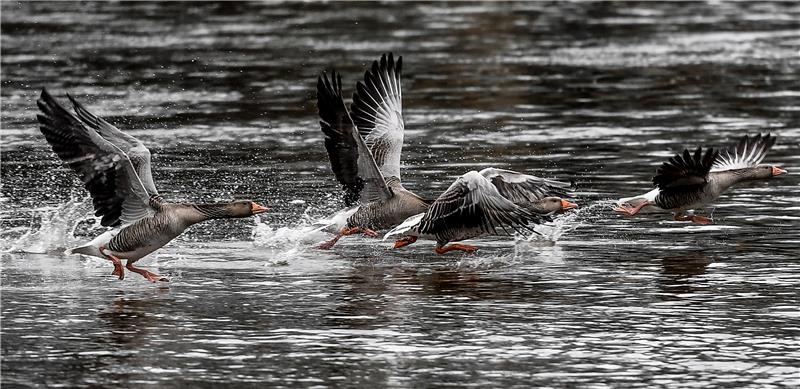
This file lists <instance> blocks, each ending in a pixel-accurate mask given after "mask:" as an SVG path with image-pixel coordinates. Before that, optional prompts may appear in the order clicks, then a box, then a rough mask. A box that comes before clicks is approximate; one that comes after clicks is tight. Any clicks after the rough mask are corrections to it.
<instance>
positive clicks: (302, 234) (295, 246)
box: [252, 207, 357, 251]
mask: <svg viewBox="0 0 800 389" xmlns="http://www.w3.org/2000/svg"><path fill="white" fill-rule="evenodd" d="M356 209H357V208H356V207H353V208H348V209H345V210H342V211H339V212H337V213H335V214H333V215H331V216H329V217H326V218H318V217H315V216H313V213H314V210H313V209H312V208H310V207H309V208H307V209H306V210H305V211H304V212H303V215H302V216H301V217H300V219H299V220H298V222H297V223H296V224H295V225H293V226H285V227H277V228H276V227H273V226H272V225H271V224H270V223H269V222H268V221H263V222H262V221H257V222H256V224H255V226H254V227H253V233H252V236H253V245H255V246H256V247H265V248H270V249H280V250H289V251H302V250H304V249H306V248H308V247H311V246H313V245H314V244H315V243H319V242H322V241H324V240H326V239H328V238H330V236H329V234H328V233H329V232H333V231H336V230H338V229H340V228H341V227H343V226H344V225H345V224H346V222H347V218H348V217H350V215H352V214H353V213H354V212H355V211H356Z"/></svg>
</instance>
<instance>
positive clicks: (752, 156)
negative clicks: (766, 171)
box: [711, 134, 777, 172]
mask: <svg viewBox="0 0 800 389" xmlns="http://www.w3.org/2000/svg"><path fill="white" fill-rule="evenodd" d="M776 140H777V137H774V136H772V134H767V135H766V136H761V134H758V135H756V136H754V137H750V136H747V135H745V136H743V137H742V138H741V139H739V143H738V144H737V145H736V146H733V147H730V148H728V149H726V150H722V151H721V152H720V153H719V155H718V156H717V158H716V160H714V164H713V165H712V166H711V171H712V172H721V171H724V170H734V169H743V168H747V167H753V166H756V165H758V164H759V163H761V161H763V160H764V157H766V156H767V152H768V151H769V149H771V148H772V146H773V145H774V144H775V141H776Z"/></svg>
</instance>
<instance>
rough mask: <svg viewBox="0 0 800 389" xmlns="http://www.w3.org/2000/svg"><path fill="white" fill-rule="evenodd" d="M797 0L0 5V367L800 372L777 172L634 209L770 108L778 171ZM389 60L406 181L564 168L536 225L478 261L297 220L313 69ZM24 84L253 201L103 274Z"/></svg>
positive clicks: (307, 380) (523, 381)
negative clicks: (698, 155) (565, 187)
mask: <svg viewBox="0 0 800 389" xmlns="http://www.w3.org/2000/svg"><path fill="white" fill-rule="evenodd" d="M798 20H800V6H798V5H797V4H794V3H774V4H773V3H755V4H749V3H710V4H706V3H663V2H662V3H641V4H640V3H630V2H627V3H578V4H570V3H567V4H562V3H558V4H550V3H532V4H529V3H521V4H520V3H510V4H508V3H502V4H494V3H491V4H484V3H448V4H426V3H404V4H372V3H331V4H294V3H289V4H249V3H225V4H210V3H203V4H187V3H166V4H160V3H91V2H90V3H27V2H25V3H17V2H3V3H2V91H0V95H1V96H2V99H3V106H2V133H1V134H2V182H3V189H2V198H0V201H2V204H3V207H2V210H1V211H0V225H1V226H2V249H3V250H4V253H3V254H2V275H0V283H2V334H1V335H2V385H3V386H4V387H6V386H7V387H27V386H37V387H58V386H66V387H95V386H102V387H129V386H132V385H135V386H144V385H157V386H161V387H179V386H180V387H182V386H186V385H192V386H195V387H215V386H217V385H218V384H221V383H229V384H239V385H242V386H260V385H262V384H263V383H269V384H275V385H286V386H312V385H325V386H355V385H362V386H369V387H375V386H392V387H427V386H447V385H453V386H476V387H485V386H525V387H530V386H536V387H561V386H583V385H585V386H592V387H605V386H621V387H656V386H673V387H674V386H680V387H737V388H738V387H744V386H750V387H758V388H768V387H785V386H790V387H791V386H798V385H800V363H799V362H798V361H800V340H798V337H799V336H800V314H798V305H800V296H798V292H797V288H798V285H800V262H799V261H798V258H799V257H800V249H798V245H800V212H799V211H800V197H799V196H798V195H797V189H798V181H797V178H796V175H789V176H786V177H783V178H780V179H775V180H770V181H767V182H759V183H753V184H748V185H743V186H740V187H738V188H736V189H734V190H731V191H730V192H728V193H727V194H725V195H724V196H723V197H722V198H721V199H720V201H719V202H718V204H716V206H715V208H713V209H709V210H708V211H709V212H711V213H713V216H714V218H715V221H716V224H715V225H712V226H691V225H687V224H686V223H679V222H674V221H671V220H670V219H669V218H668V217H659V216H645V217H640V218H635V219H626V218H622V217H619V216H617V215H614V214H613V213H612V212H611V206H610V200H611V199H615V198H618V197H622V196H628V195H632V194H635V193H639V192H644V191H646V190H648V189H649V188H650V178H651V177H652V174H653V172H654V171H655V169H656V168H657V166H658V165H659V164H660V163H661V162H662V161H663V160H665V159H666V158H668V157H669V156H671V155H672V154H673V153H675V152H676V151H680V150H682V148H683V147H692V148H693V147H695V146H697V145H705V146H725V145H727V144H729V143H731V142H732V141H733V139H735V138H737V137H739V136H741V135H744V134H746V133H750V134H753V133H756V132H759V131H771V132H773V133H775V134H777V135H778V136H779V141H778V144H777V145H776V146H775V147H774V149H773V150H772V152H771V153H770V154H769V156H768V158H767V161H768V162H770V163H774V164H776V165H779V166H783V167H784V168H786V169H787V170H789V171H790V173H793V172H796V171H798V168H800V157H798V155H800V153H798V146H799V145H800V109H798V97H799V96H800V79H798V76H797V69H798V68H800V55H798V52H800V22H798ZM386 51H393V52H394V53H395V54H398V55H403V57H404V62H405V64H404V65H405V66H404V75H403V77H404V78H403V88H404V91H403V95H404V101H403V104H404V118H405V122H406V135H405V136H406V141H405V148H404V154H403V181H404V183H405V185H406V186H407V187H409V188H411V189H413V190H415V191H417V192H418V193H420V194H422V195H424V196H426V197H435V196H436V195H437V194H439V193H441V191H443V190H444V189H445V188H446V187H447V186H449V184H450V183H451V182H452V180H453V179H454V178H455V177H457V176H459V175H461V174H463V173H465V172H466V171H468V170H470V169H480V168H482V167H486V166H495V167H500V168H510V169H514V170H520V171H526V172H530V173H533V174H537V175H540V176H545V177H552V178H560V179H564V180H575V181H577V182H578V183H579V184H580V185H579V189H578V190H577V192H576V193H575V200H576V201H577V202H579V203H580V204H581V205H582V206H583V207H582V208H581V209H580V210H578V212H575V213H572V214H570V215H568V216H566V217H564V218H562V219H560V220H558V221H557V223H556V224H555V225H554V226H550V227H547V228H546V229H545V230H544V233H545V236H546V237H549V238H550V239H545V238H534V239H533V240H532V241H530V242H527V241H519V242H516V243H515V242H514V241H513V240H510V239H484V240H478V241H475V242H474V244H476V245H479V246H480V247H481V250H480V251H478V253H476V254H475V255H471V256H462V255H458V254H454V255H447V256H436V255H435V254H434V253H433V252H432V249H433V244H432V243H430V242H422V241H421V242H418V243H416V244H414V245H412V246H409V247H408V248H406V249H404V250H402V251H396V250H391V249H390V247H391V244H390V243H388V242H380V241H376V240H371V239H367V238H363V237H351V238H346V239H343V240H342V243H341V244H340V245H339V246H337V247H336V248H335V249H334V250H332V251H329V252H322V251H319V250H315V249H313V248H312V246H313V244H315V243H317V242H320V241H322V240H324V239H326V238H328V237H329V236H330V235H329V234H327V233H324V232H310V231H311V230H312V227H311V225H312V223H313V222H314V221H316V220H318V219H320V218H323V217H327V216H329V215H331V214H333V213H335V212H336V211H337V210H338V209H340V208H341V203H340V199H339V197H338V184H337V183H336V182H335V180H334V178H333V175H332V173H331V172H330V170H329V167H328V162H327V156H326V154H325V151H324V148H323V146H322V137H321V133H320V131H319V126H318V123H317V120H318V119H317V117H316V106H315V91H314V87H315V84H316V76H317V75H318V74H319V72H320V71H321V70H323V69H330V68H334V67H335V68H336V70H338V71H341V72H342V73H343V74H344V81H345V89H346V90H345V93H347V94H349V93H351V92H352V88H353V84H354V83H355V81H356V80H358V79H359V78H360V77H361V76H362V75H363V71H364V69H365V67H366V66H368V64H369V63H370V62H371V61H372V60H374V59H376V58H378V57H379V56H380V54H381V53H383V52H386ZM42 87H47V88H48V89H49V90H50V91H51V92H52V93H54V94H56V95H58V96H63V94H64V93H66V92H69V93H71V94H73V95H74V96H75V97H77V98H79V99H81V100H83V101H84V102H85V104H86V105H87V106H88V107H90V109H92V110H94V111H95V112H96V113H97V114H99V115H101V116H104V117H105V118H107V119H108V120H109V121H111V122H112V123H115V124H116V125H118V126H119V127H120V128H122V129H123V130H125V131H128V132H130V133H131V134H133V135H134V136H136V137H138V138H139V139H141V140H142V141H144V142H145V143H146V144H147V145H148V147H149V148H150V150H151V151H152V152H153V163H154V169H155V170H154V172H153V174H154V177H155V181H156V184H157V186H158V188H159V191H160V192H161V194H162V195H163V196H164V197H165V198H167V199H169V200H172V201H225V200H230V199H233V198H251V199H254V200H257V201H260V202H264V203H266V204H267V205H269V206H271V207H272V208H273V212H270V213H268V214H266V215H262V217H261V218H259V219H257V220H253V219H247V220H236V221H215V222H209V223H205V224H202V225H197V226H194V227H192V228H191V229H190V231H188V232H187V233H186V234H184V235H183V236H181V237H180V238H178V239H176V240H175V241H173V242H172V243H170V244H169V245H168V246H167V247H165V248H163V249H162V250H160V251H158V252H157V254H155V255H152V256H151V257H148V258H147V259H145V260H143V261H142V263H143V264H146V265H147V266H150V267H151V268H152V269H153V270H155V271H157V272H159V273H163V274H165V275H168V276H169V277H170V279H171V281H170V283H169V284H162V285H152V284H148V283H146V282H144V280H142V279H140V278H138V277H134V276H133V275H131V276H129V277H128V278H126V279H125V280H124V281H118V280H116V279H115V278H114V277H112V276H111V275H110V273H111V271H112V268H111V266H110V265H108V264H107V263H105V262H104V261H102V260H96V259H86V258H79V257H73V256H64V255H62V254H61V252H63V250H64V249H65V248H66V247H70V246H71V245H73V244H76V243H79V242H81V241H83V240H85V239H87V238H90V237H91V236H93V234H97V233H98V231H99V230H98V229H97V228H96V227H95V225H94V224H93V223H94V221H93V219H92V218H91V212H90V202H89V201H88V198H87V195H86V193H85V192H84V191H83V190H82V189H81V188H80V185H79V182H78V181H77V179H76V178H74V177H73V175H72V174H71V173H70V172H69V171H67V170H66V169H64V168H63V167H61V165H60V162H59V161H58V160H57V158H56V157H55V155H54V154H53V153H52V151H51V150H50V149H49V147H48V146H47V144H46V142H45V141H44V139H43V137H42V136H41V134H40V133H39V132H38V130H37V125H36V120H35V115H36V105H35V100H36V98H37V96H38V93H39V91H40V90H41V88H42Z"/></svg>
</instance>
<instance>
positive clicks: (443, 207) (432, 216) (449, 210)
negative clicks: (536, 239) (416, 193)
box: [384, 168, 577, 254]
mask: <svg viewBox="0 0 800 389" xmlns="http://www.w3.org/2000/svg"><path fill="white" fill-rule="evenodd" d="M567 187H569V184H566V183H562V182H558V181H552V180H546V179H542V178H538V177H534V176H530V175H525V174H522V173H517V172H514V171H511V170H502V169H495V168H487V169H484V170H481V171H480V172H477V171H470V172H467V173H465V174H464V175H462V176H461V177H459V178H458V179H457V180H456V181H455V182H453V184H452V185H450V187H449V188H448V189H447V190H446V191H445V192H444V193H442V194H441V195H440V196H439V197H438V198H437V199H436V200H435V201H434V202H433V204H431V206H430V209H429V210H428V211H427V212H425V213H420V214H417V215H414V216H412V217H410V218H408V219H406V220H405V221H404V222H403V223H401V224H400V225H399V226H397V227H395V228H394V229H392V230H391V231H389V232H388V233H387V234H386V235H385V236H384V240H385V239H387V238H389V237H392V236H398V235H404V236H405V237H404V238H402V239H399V240H397V241H396V242H395V248H399V247H403V246H407V245H409V244H411V243H414V242H416V241H417V239H419V238H422V239H427V240H435V241H436V249H435V251H436V253H437V254H444V253H446V252H449V251H453V250H460V251H467V252H472V251H475V250H477V248H476V247H474V246H467V245H462V244H451V245H449V246H447V244H448V243H450V242H457V241H461V240H466V239H472V238H477V237H481V236H486V235H510V234H512V233H514V232H518V233H524V232H530V233H532V232H534V231H533V229H532V227H531V226H530V225H531V224H539V223H542V222H545V221H549V220H550V217H549V216H550V215H552V214H554V213H558V212H563V211H565V210H567V209H571V208H576V207H577V205H576V204H574V203H571V202H569V201H567V200H564V199H562V198H561V197H557V196H565V190H566V188H567Z"/></svg>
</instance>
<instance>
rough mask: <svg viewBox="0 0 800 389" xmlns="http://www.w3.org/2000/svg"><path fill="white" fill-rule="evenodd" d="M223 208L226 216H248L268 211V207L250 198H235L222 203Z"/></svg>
mask: <svg viewBox="0 0 800 389" xmlns="http://www.w3.org/2000/svg"><path fill="white" fill-rule="evenodd" d="M223 209H224V210H225V212H226V213H227V215H226V216H228V217H232V218H240V217H249V216H253V215H258V214H259V213H264V212H267V211H269V208H267V207H265V206H263V205H261V204H258V203H256V202H253V201H250V200H236V201H234V202H231V203H228V204H224V205H223Z"/></svg>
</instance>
